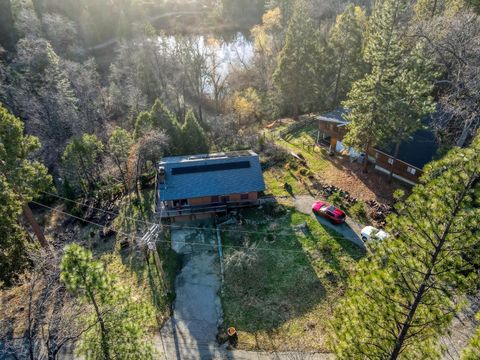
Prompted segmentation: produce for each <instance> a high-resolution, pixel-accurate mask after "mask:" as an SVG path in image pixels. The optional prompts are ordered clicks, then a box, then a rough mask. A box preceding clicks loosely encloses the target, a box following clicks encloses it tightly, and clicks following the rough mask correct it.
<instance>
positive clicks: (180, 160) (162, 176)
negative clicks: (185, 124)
mask: <svg viewBox="0 0 480 360" xmlns="http://www.w3.org/2000/svg"><path fill="white" fill-rule="evenodd" d="M157 169H158V171H157V185H156V204H157V205H156V208H157V214H158V215H159V217H160V218H164V219H165V218H168V219H170V220H171V221H172V222H176V221H189V220H197V219H203V218H207V217H211V216H212V215H214V214H218V213H225V212H227V211H228V210H229V209H233V208H238V207H244V206H253V205H257V204H258V196H259V193H260V192H262V191H264V190H265V182H264V180H263V174H262V168H261V166H260V160H259V157H258V155H257V154H256V153H254V152H253V151H251V150H246V151H235V152H228V153H223V152H222V153H215V154H198V155H188V156H172V157H165V158H163V159H162V160H161V161H160V162H159V163H158V168H157Z"/></svg>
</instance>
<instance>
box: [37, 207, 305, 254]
mask: <svg viewBox="0 0 480 360" xmlns="http://www.w3.org/2000/svg"><path fill="white" fill-rule="evenodd" d="M32 203H34V204H36V205H39V206H42V207H44V208H47V209H50V210H52V211H55V212H58V213H60V214H63V215H66V216H70V217H73V218H75V219H78V220H81V221H84V222H86V223H89V224H91V225H95V226H98V227H101V228H104V227H105V225H102V224H99V223H96V222H93V221H90V220H86V219H83V218H81V217H79V216H76V215H73V214H70V213H67V212H65V211H62V210H59V209H55V208H53V207H51V206H48V205H45V204H42V203H39V202H37V201H32ZM195 229H200V230H203V231H207V230H208V231H216V229H205V228H195ZM112 231H113V232H115V233H117V234H120V235H124V236H132V235H134V233H130V234H129V233H125V232H122V231H119V230H114V229H112ZM134 237H135V238H136V239H139V237H138V235H135V236H134ZM140 239H141V238H140ZM155 243H165V244H170V243H171V241H167V240H158V239H157V240H155ZM180 243H182V244H184V245H198V246H205V247H214V248H216V247H217V245H216V244H205V243H199V242H187V241H184V242H180ZM222 247H224V248H232V249H245V250H250V251H253V250H261V251H278V252H290V253H305V251H303V250H296V249H274V248H262V247H251V248H249V247H246V246H240V245H222Z"/></svg>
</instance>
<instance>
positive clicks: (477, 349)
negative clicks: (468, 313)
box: [462, 313, 480, 360]
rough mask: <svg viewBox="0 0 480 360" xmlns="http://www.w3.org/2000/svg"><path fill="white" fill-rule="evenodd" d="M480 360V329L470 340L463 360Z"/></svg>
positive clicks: (479, 314) (478, 316) (478, 317)
mask: <svg viewBox="0 0 480 360" xmlns="http://www.w3.org/2000/svg"><path fill="white" fill-rule="evenodd" d="M476 318H477V320H480V313H477V316H476ZM476 359H480V327H479V328H477V330H476V331H475V334H473V336H472V338H471V339H470V344H469V345H468V346H467V348H466V349H464V350H463V352H462V360H476Z"/></svg>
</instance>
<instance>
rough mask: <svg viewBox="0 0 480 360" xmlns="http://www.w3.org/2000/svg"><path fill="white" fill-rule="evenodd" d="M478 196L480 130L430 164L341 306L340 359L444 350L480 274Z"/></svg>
mask: <svg viewBox="0 0 480 360" xmlns="http://www.w3.org/2000/svg"><path fill="white" fill-rule="evenodd" d="M479 195H480V137H477V139H476V140H475V141H474V142H473V144H472V145H471V147H470V148H466V149H459V148H456V149H454V150H452V151H450V152H449V153H448V155H447V156H445V157H444V158H443V159H442V160H440V161H437V162H433V163H431V164H429V165H427V167H426V168H425V173H424V175H423V177H422V178H421V183H420V184H419V185H417V186H416V187H415V188H414V189H413V192H412V194H411V195H410V196H409V197H408V199H406V200H405V201H403V202H400V203H399V204H398V205H397V214H395V215H393V216H391V217H389V219H388V226H387V231H388V232H389V233H390V234H391V237H390V238H389V239H386V240H384V241H382V242H380V243H378V244H377V245H376V246H374V247H373V251H372V254H371V255H370V256H369V257H368V258H367V259H365V260H362V261H361V263H360V265H359V268H358V270H357V272H356V275H355V276H354V277H353V279H352V281H351V284H350V288H349V289H348V291H347V294H346V296H345V298H344V299H343V300H342V301H340V303H339V304H338V306H337V308H336V310H335V318H334V321H333V328H334V335H333V336H334V339H333V344H334V348H335V351H336V352H337V354H338V357H339V358H340V359H361V358H371V359H399V358H401V359H425V358H428V359H432V358H438V357H439V356H440V353H441V346H439V344H438V340H439V337H440V335H441V334H442V333H444V332H445V331H446V329H447V328H448V326H449V324H450V322H451V320H452V318H453V316H454V314H455V313H456V312H457V311H458V310H459V308H460V307H461V304H462V302H461V298H462V295H463V294H464V293H465V291H467V290H468V289H469V288H470V287H471V286H473V284H475V283H476V281H478V275H477V272H476V271H475V266H474V265H473V264H472V262H471V259H472V258H475V256H476V254H475V251H476V250H474V249H477V248H478V245H479V243H480V239H479V237H478V229H479V225H480V223H479V221H480V197H479Z"/></svg>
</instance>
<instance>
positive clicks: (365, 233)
mask: <svg viewBox="0 0 480 360" xmlns="http://www.w3.org/2000/svg"><path fill="white" fill-rule="evenodd" d="M361 235H362V240H363V241H369V240H373V239H374V240H383V239H386V238H388V236H389V235H388V234H387V233H386V232H385V231H383V230H380V229H377V228H376V227H373V226H365V227H364V228H363V229H362V231H361Z"/></svg>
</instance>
